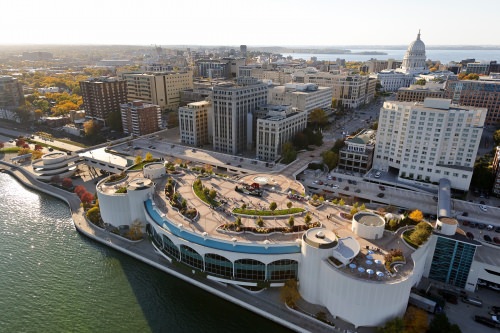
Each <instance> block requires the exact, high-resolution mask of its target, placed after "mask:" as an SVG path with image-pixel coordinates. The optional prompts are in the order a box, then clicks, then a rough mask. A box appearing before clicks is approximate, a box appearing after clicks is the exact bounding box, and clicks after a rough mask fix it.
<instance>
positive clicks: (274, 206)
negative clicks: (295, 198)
mask: <svg viewBox="0 0 500 333" xmlns="http://www.w3.org/2000/svg"><path fill="white" fill-rule="evenodd" d="M276 208H278V204H277V203H276V202H274V201H273V202H271V203H270V204H269V209H270V210H272V211H274V210H276Z"/></svg>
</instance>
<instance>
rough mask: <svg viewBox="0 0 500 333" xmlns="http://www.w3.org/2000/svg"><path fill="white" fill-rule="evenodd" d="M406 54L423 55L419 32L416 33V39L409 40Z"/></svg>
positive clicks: (423, 46)
mask: <svg viewBox="0 0 500 333" xmlns="http://www.w3.org/2000/svg"><path fill="white" fill-rule="evenodd" d="M406 53H407V54H410V55H423V56H425V44H424V42H422V40H421V39H420V32H419V33H418V35H417V39H416V40H414V41H413V42H411V44H410V45H409V46H408V50H407V51H406Z"/></svg>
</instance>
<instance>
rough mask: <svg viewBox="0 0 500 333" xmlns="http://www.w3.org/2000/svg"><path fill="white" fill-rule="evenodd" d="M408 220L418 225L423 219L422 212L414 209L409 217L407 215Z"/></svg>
mask: <svg viewBox="0 0 500 333" xmlns="http://www.w3.org/2000/svg"><path fill="white" fill-rule="evenodd" d="M408 218H410V219H411V220H412V221H414V222H417V223H418V222H420V221H422V220H423V219H424V214H422V212H421V211H419V210H418V209H415V210H414V211H412V212H411V213H410V215H408Z"/></svg>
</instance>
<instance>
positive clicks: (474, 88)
mask: <svg viewBox="0 0 500 333" xmlns="http://www.w3.org/2000/svg"><path fill="white" fill-rule="evenodd" d="M445 90H446V93H445V96H446V98H450V99H451V100H452V101H453V103H457V104H460V105H470V106H474V107H480V108H486V109H488V113H487V115H486V125H498V124H500V80H494V79H492V80H488V79H485V80H460V81H448V82H447V83H446V88H445Z"/></svg>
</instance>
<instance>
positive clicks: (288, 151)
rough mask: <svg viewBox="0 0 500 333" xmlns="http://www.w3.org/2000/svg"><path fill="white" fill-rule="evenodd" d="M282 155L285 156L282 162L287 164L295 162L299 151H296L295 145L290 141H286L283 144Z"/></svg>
mask: <svg viewBox="0 0 500 333" xmlns="http://www.w3.org/2000/svg"><path fill="white" fill-rule="evenodd" d="M281 155H282V157H283V160H282V162H283V163H285V164H288V163H290V162H293V161H295V159H296V158H297V152H296V151H295V149H294V148H293V145H292V144H291V143H290V142H285V143H284V144H283V147H282V153H281Z"/></svg>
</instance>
